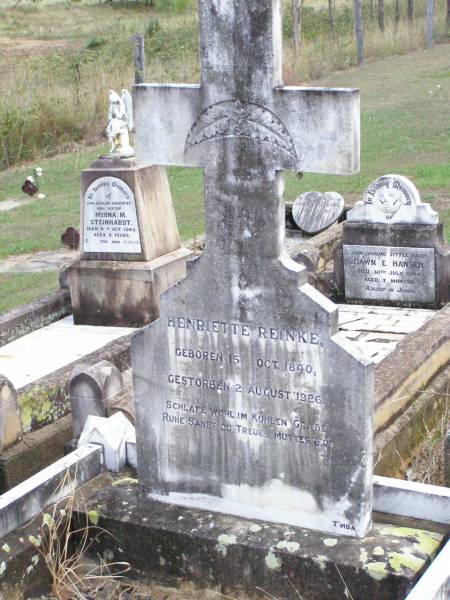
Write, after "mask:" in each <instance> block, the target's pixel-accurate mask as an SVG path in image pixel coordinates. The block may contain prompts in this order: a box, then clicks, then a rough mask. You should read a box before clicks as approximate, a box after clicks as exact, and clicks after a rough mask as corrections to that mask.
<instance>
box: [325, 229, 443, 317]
mask: <svg viewBox="0 0 450 600" xmlns="http://www.w3.org/2000/svg"><path fill="white" fill-rule="evenodd" d="M377 247H380V248H379V250H380V251H382V250H383V249H387V253H388V254H389V252H391V253H392V251H395V249H396V248H397V249H398V251H399V252H401V253H403V254H404V257H403V259H404V260H406V261H410V260H413V261H414V260H417V259H415V258H414V256H415V254H417V253H420V254H421V255H423V256H422V258H420V259H419V260H420V261H422V262H423V264H424V268H423V271H424V277H422V278H419V277H417V279H416V280H415V281H414V282H412V283H411V284H407V285H406V286H404V287H405V289H406V292H401V291H399V290H401V286H402V284H401V283H398V284H397V283H396V284H395V286H393V287H395V288H396V289H395V290H394V294H393V295H392V296H390V297H388V295H389V294H388V293H387V292H386V290H380V291H379V292H377V291H374V295H373V297H367V292H365V291H364V290H365V288H367V287H368V286H370V285H371V286H372V287H373V288H374V289H378V287H385V285H384V284H383V279H384V277H385V276H384V277H383V275H382V274H381V275H380V272H381V271H382V270H383V265H382V259H381V258H379V259H377V261H376V264H375V265H373V266H371V267H370V266H369V267H368V270H369V271H370V273H368V275H367V277H366V276H365V275H363V274H361V275H358V274H357V273H356V271H355V269H354V270H353V271H351V272H350V271H348V274H347V277H349V278H350V280H352V290H351V292H350V293H349V289H348V284H347V286H346V282H345V277H346V276H345V267H344V262H345V261H344V255H345V253H346V252H347V253H348V257H351V256H352V254H351V253H352V251H355V252H357V253H358V252H361V251H362V249H367V251H369V252H374V251H375V252H376V251H377ZM433 253H434V255H433ZM355 256H356V255H355ZM361 256H362V257H363V258H364V256H366V255H364V256H363V255H361ZM367 256H368V257H369V255H367ZM399 260H402V257H401V256H400V259H399ZM386 263H387V264H388V267H387V268H386V269H385V270H386V272H389V269H391V268H392V267H391V263H390V262H389V260H388V261H386ZM385 266H386V265H385ZM433 271H434V272H433ZM334 275H335V281H336V287H337V290H338V293H339V297H344V296H345V299H346V301H347V302H356V303H369V304H382V305H383V306H407V307H424V308H436V307H441V306H443V305H444V304H446V303H447V302H448V301H449V300H450V246H449V245H448V244H447V243H446V241H445V239H444V234H443V225H442V223H438V224H436V225H420V224H414V223H407V224H400V223H395V224H391V225H388V224H386V223H362V222H350V221H346V222H345V223H344V226H343V239H342V245H341V246H339V247H338V249H337V250H336V251H335V254H334ZM413 275H414V274H413ZM416 275H419V274H418V273H417V274H416ZM380 277H381V279H380ZM395 277H397V280H396V281H399V282H400V281H403V280H405V281H407V280H408V277H403V276H402V275H399V276H393V279H394V281H395ZM412 279H414V277H412ZM386 282H389V280H388V278H386ZM386 285H387V283H386ZM422 286H424V287H427V289H428V291H426V290H424V289H423V290H421V287H422ZM409 288H410V289H409ZM421 292H422V299H420V298H419V296H420V293H421ZM375 296H379V297H378V299H376V298H375Z"/></svg>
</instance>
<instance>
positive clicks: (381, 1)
mask: <svg viewBox="0 0 450 600" xmlns="http://www.w3.org/2000/svg"><path fill="white" fill-rule="evenodd" d="M378 27H379V28H380V31H384V0H378Z"/></svg>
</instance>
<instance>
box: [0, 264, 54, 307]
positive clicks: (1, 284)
mask: <svg viewBox="0 0 450 600" xmlns="http://www.w3.org/2000/svg"><path fill="white" fill-rule="evenodd" d="M56 289H58V273H57V272H56V271H45V272H43V273H0V290H1V294H0V314H2V313H4V312H6V311H8V310H11V309H12V308H15V307H16V306H20V305H21V304H26V303H27V302H31V301H32V300H36V299H37V298H42V297H43V296H45V295H46V294H49V293H50V292H52V291H54V290H56Z"/></svg>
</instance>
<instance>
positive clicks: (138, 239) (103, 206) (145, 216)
mask: <svg viewBox="0 0 450 600" xmlns="http://www.w3.org/2000/svg"><path fill="white" fill-rule="evenodd" d="M80 238H81V240H80V241H81V244H80V253H81V256H80V260H79V261H77V262H76V263H74V265H72V266H71V267H70V268H69V269H68V280H69V287H70V294H71V299H72V310H73V315H74V320H75V323H76V324H79V325H113V326H131V327H141V326H143V325H145V324H147V323H149V322H151V321H152V320H154V319H156V318H157V317H158V315H159V297H160V294H161V293H162V292H163V291H164V290H166V289H167V288H168V287H170V286H171V285H174V284H175V283H177V282H178V281H180V280H181V279H183V277H184V276H185V274H186V267H185V263H186V259H187V258H188V257H189V256H190V254H191V253H190V251H188V250H187V249H186V248H183V247H182V246H181V242H180V236H179V234H178V228H177V223H176V219H175V212H174V209H173V205H172V198H171V195H170V189H169V184H168V181H167V175H166V172H165V170H164V168H162V167H159V166H149V165H148V164H142V163H141V164H136V163H135V162H134V161H133V160H127V159H124V158H102V159H100V160H97V161H95V162H94V163H93V164H92V165H91V166H90V167H89V169H86V170H84V171H83V173H82V194H81V231H80Z"/></svg>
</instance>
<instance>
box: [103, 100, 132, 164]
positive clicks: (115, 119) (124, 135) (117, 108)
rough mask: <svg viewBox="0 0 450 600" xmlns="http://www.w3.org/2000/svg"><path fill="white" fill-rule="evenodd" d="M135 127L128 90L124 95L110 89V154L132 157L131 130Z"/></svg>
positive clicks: (107, 132) (108, 128)
mask: <svg viewBox="0 0 450 600" xmlns="http://www.w3.org/2000/svg"><path fill="white" fill-rule="evenodd" d="M132 129H133V101H132V98H131V94H130V92H129V91H128V90H122V95H121V96H119V94H118V93H117V92H114V91H113V90H110V92H109V111H108V127H107V128H106V135H107V136H108V140H109V142H110V144H111V148H110V153H109V156H118V157H122V158H130V157H132V156H134V149H133V148H132V146H130V137H129V131H131V130H132Z"/></svg>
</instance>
